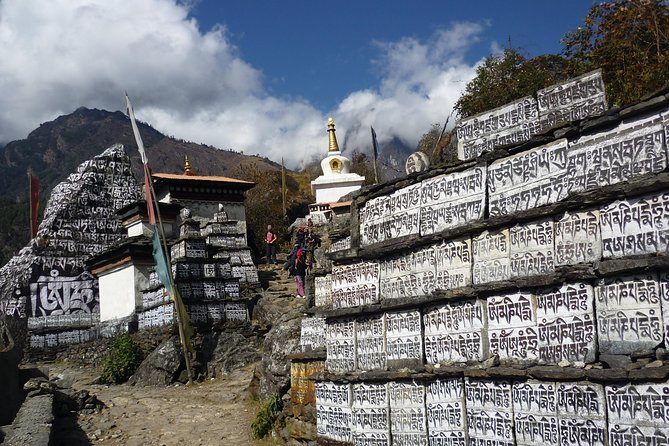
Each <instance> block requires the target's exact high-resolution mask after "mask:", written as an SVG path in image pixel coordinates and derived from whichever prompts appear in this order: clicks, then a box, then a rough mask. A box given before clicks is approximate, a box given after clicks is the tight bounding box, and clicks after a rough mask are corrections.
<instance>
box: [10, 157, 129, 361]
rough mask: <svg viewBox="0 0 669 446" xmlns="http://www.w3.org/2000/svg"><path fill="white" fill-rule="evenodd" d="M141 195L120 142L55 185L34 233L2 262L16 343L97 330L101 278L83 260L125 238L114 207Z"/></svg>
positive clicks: (52, 342)
mask: <svg viewBox="0 0 669 446" xmlns="http://www.w3.org/2000/svg"><path fill="white" fill-rule="evenodd" d="M139 194H140V190H139V187H138V185H137V182H136V181H135V179H134V177H133V176H132V173H131V171H130V160H129V159H128V156H127V155H126V153H125V151H124V149H123V146H122V145H120V144H117V145H114V146H112V147H110V148H109V149H107V150H105V151H104V152H103V153H102V154H101V155H99V156H96V157H95V158H93V159H92V160H89V161H86V162H84V163H82V164H81V165H80V166H79V167H78V168H77V171H76V172H75V173H73V174H71V175H70V176H68V177H67V179H66V180H64V181H63V182H61V183H59V184H58V185H57V186H56V187H54V189H53V191H52V192H51V197H50V198H49V201H48V202H47V206H46V209H45V211H44V219H43V220H42V222H41V223H40V225H39V230H38V233H37V237H36V238H35V239H34V240H32V241H31V244H30V245H29V246H28V247H26V248H23V249H22V250H21V251H20V252H19V254H18V255H17V256H15V257H13V258H12V259H11V260H10V261H9V262H8V263H7V264H6V265H5V266H4V267H2V269H0V308H2V311H3V313H5V314H6V315H7V316H8V318H9V319H12V320H14V321H16V322H17V324H18V325H16V327H17V329H16V330H15V331H16V332H15V333H13V335H14V338H15V339H16V340H17V343H18V342H20V341H21V340H22V339H25V340H26V341H27V342H28V345H30V346H31V347H39V348H41V347H54V346H57V345H62V344H73V343H79V342H82V341H86V340H89V339H92V338H95V337H97V334H98V328H97V324H98V321H99V318H100V302H99V293H98V290H99V283H98V280H97V279H96V278H95V277H93V276H92V275H91V273H90V270H88V269H87V268H86V265H85V260H86V258H87V257H89V256H90V255H94V254H96V253H99V252H101V251H103V250H104V249H106V248H107V247H108V246H110V245H112V244H114V243H116V242H118V241H119V240H121V239H123V238H124V237H125V231H124V230H123V227H122V226H121V225H120V223H119V221H118V219H117V218H116V211H117V210H119V209H121V208H122V207H124V206H126V205H128V204H130V203H132V202H134V201H136V200H138V199H139ZM20 321H23V322H22V323H21V322H20ZM22 324H25V325H23V328H21V325H22ZM26 328H27V329H28V330H29V333H30V334H29V335H27V333H26V332H25V329H26ZM26 336H28V338H26ZM20 345H21V346H23V345H25V344H23V343H21V344H20Z"/></svg>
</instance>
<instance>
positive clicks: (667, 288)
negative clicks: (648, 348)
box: [660, 271, 669, 345]
mask: <svg viewBox="0 0 669 446" xmlns="http://www.w3.org/2000/svg"><path fill="white" fill-rule="evenodd" d="M660 301H661V307H662V321H663V323H664V327H665V329H664V345H669V330H667V327H669V272H666V271H663V272H661V273H660Z"/></svg>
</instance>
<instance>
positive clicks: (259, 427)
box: [251, 393, 283, 439]
mask: <svg viewBox="0 0 669 446" xmlns="http://www.w3.org/2000/svg"><path fill="white" fill-rule="evenodd" d="M282 409H283V401H281V397H279V395H278V394H276V393H275V394H273V395H272V396H270V397H269V398H268V399H267V401H265V402H264V403H263V405H262V406H260V409H259V410H258V415H256V419H255V420H253V423H251V432H252V433H253V438H257V439H260V438H264V437H265V435H267V434H268V433H269V431H270V430H271V429H272V425H273V424H274V422H275V421H276V419H277V417H278V416H279V414H280V413H281V410H282Z"/></svg>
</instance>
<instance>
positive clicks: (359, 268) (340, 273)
mask: <svg viewBox="0 0 669 446" xmlns="http://www.w3.org/2000/svg"><path fill="white" fill-rule="evenodd" d="M379 278H380V269H379V263H378V262H359V263H353V264H350V265H335V266H333V267H332V307H333V308H345V307H356V306H360V305H368V304H373V303H377V302H378V301H379Z"/></svg>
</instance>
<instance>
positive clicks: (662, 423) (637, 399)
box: [606, 383, 669, 428]
mask: <svg viewBox="0 0 669 446" xmlns="http://www.w3.org/2000/svg"><path fill="white" fill-rule="evenodd" d="M668 395H669V384H667V383H660V384H628V385H625V386H607V387H606V408H607V414H608V420H609V425H611V426H612V425H616V424H619V425H628V426H630V425H634V426H648V427H665V428H666V427H667V423H669V401H668Z"/></svg>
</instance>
